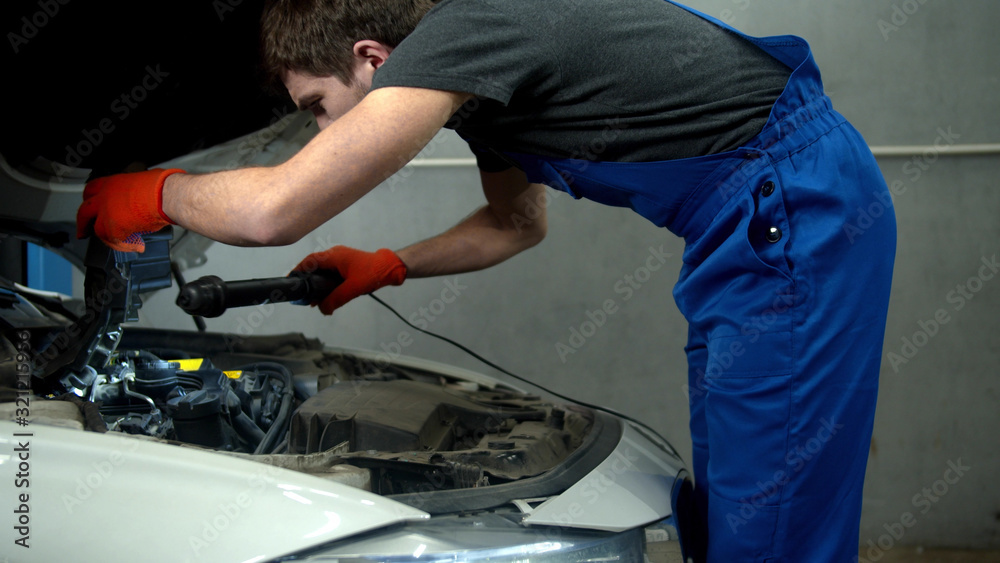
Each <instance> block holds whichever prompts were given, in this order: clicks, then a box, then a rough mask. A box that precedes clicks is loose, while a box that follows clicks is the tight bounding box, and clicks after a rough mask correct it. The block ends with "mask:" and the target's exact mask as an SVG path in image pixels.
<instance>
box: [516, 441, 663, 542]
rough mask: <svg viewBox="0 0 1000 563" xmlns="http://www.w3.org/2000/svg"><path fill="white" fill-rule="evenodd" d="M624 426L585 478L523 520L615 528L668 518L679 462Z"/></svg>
mask: <svg viewBox="0 0 1000 563" xmlns="http://www.w3.org/2000/svg"><path fill="white" fill-rule="evenodd" d="M674 463H675V462H671V460H670V458H669V457H668V456H667V455H666V454H665V453H664V452H663V451H662V450H661V449H660V448H659V447H658V446H657V445H656V444H654V443H653V442H652V441H650V440H649V439H648V438H646V437H645V436H644V435H643V434H641V433H639V431H637V430H636V429H634V428H632V427H631V426H629V425H625V426H623V432H622V438H621V442H619V444H618V447H616V448H615V451H614V453H612V454H611V455H610V456H608V458H607V459H605V460H604V461H603V462H602V463H601V464H600V465H599V466H598V467H597V468H595V469H594V470H593V471H591V472H590V473H589V474H588V475H587V476H586V477H584V478H583V479H581V480H580V481H579V482H577V483H576V484H575V485H573V486H572V487H570V488H569V489H567V490H566V491H565V492H564V493H562V494H561V495H559V496H556V497H552V498H550V499H548V500H546V501H545V502H544V503H542V504H541V505H539V506H537V507H536V508H535V509H534V510H532V511H531V514H530V515H528V517H527V518H525V520H524V523H525V524H529V525H551V526H565V527H572V528H588V529H594V530H605V531H610V532H620V531H623V530H628V529H630V528H635V527H637V526H643V525H646V524H649V523H651V522H656V521H659V520H663V519H664V518H667V517H669V516H670V515H671V514H672V513H673V511H672V509H671V502H670V501H671V494H672V492H673V488H674V486H675V482H676V479H677V476H678V474H679V473H680V472H681V467H680V466H679V465H674Z"/></svg>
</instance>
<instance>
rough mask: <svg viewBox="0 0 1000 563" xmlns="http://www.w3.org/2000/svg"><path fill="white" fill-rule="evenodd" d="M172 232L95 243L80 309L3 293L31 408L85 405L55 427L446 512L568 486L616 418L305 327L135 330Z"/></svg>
mask: <svg viewBox="0 0 1000 563" xmlns="http://www.w3.org/2000/svg"><path fill="white" fill-rule="evenodd" d="M170 237H171V235H170V233H169V232H166V233H164V232H161V233H154V234H152V235H144V237H143V238H144V240H145V242H146V252H144V253H142V254H136V253H121V252H115V251H111V250H109V249H107V248H106V247H104V245H103V244H101V243H100V242H99V241H92V243H91V245H90V247H89V249H88V253H87V257H86V260H85V265H86V282H85V290H86V299H85V300H84V302H83V303H69V302H67V301H66V300H65V299H61V298H55V297H53V296H52V295H45V294H42V293H39V292H32V291H30V290H27V289H26V288H22V287H20V286H13V285H12V284H5V286H4V289H3V295H2V297H3V299H0V321H2V324H3V329H4V331H3V334H4V337H3V340H2V342H0V344H2V345H3V346H4V347H5V348H6V349H8V350H13V349H14V347H15V345H16V344H17V338H19V337H18V336H16V335H15V334H17V335H25V334H28V335H30V342H31V349H32V354H31V355H32V360H33V362H32V366H33V374H32V375H33V377H32V380H31V381H32V385H31V387H32V392H33V393H34V397H33V399H32V403H33V404H37V403H39V402H48V403H56V402H63V401H69V402H70V403H72V404H74V405H76V406H77V409H76V410H78V411H79V412H75V411H74V412H72V413H71V414H69V415H66V414H61V415H53V416H56V417H57V418H59V417H62V418H64V420H61V421H57V422H58V423H59V424H63V425H73V426H75V427H77V428H80V429H82V430H86V431H95V432H117V433H123V434H128V435H132V436H135V437H136V438H137V439H149V440H158V441H164V442H168V443H172V444H175V445H177V446H178V447H194V448H202V449H210V450H213V451H217V452H219V453H220V454H223V455H232V456H239V457H245V458H247V459H252V460H253V461H257V462H260V463H267V464H271V465H276V466H279V467H283V468H287V469H294V470H297V471H302V472H305V473H310V474H313V475H318V476H320V477H323V478H327V479H332V480H336V481H339V482H343V483H346V484H348V485H352V486H355V487H360V488H363V489H366V490H370V491H373V492H375V493H379V494H383V495H390V496H394V497H397V498H403V499H405V498H406V497H407V496H408V495H410V496H412V495H420V502H421V506H422V507H423V508H425V509H428V508H431V509H436V510H440V511H453V510H458V509H462V510H464V509H470V508H477V507H483V506H488V505H490V503H491V502H496V501H495V499H491V498H490V496H489V495H485V496H483V495H479V496H477V495H464V496H463V497H461V499H460V500H456V499H457V498H458V497H447V496H445V497H443V500H442V501H441V502H438V503H436V504H435V503H434V502H430V503H428V498H430V497H428V496H427V493H434V492H442V491H457V490H466V491H467V490H469V489H488V488H490V487H491V486H497V485H504V484H512V483H524V484H526V485H530V486H529V487H528V488H527V489H525V493H526V494H525V495H522V496H523V497H525V498H526V497H530V496H540V495H543V494H546V491H549V492H552V491H554V490H556V489H558V488H559V487H561V486H564V485H563V484H560V483H564V482H565V481H553V482H552V483H548V481H546V477H545V474H546V473H547V472H549V471H550V470H552V469H553V468H556V467H558V466H560V464H563V463H564V462H566V461H567V460H568V459H571V458H572V459H575V457H580V456H582V455H583V453H584V451H585V450H587V449H588V448H590V447H591V446H592V445H593V443H595V442H597V441H598V436H599V435H600V432H599V431H598V430H600V428H601V427H602V424H605V423H602V418H601V417H600V416H598V414H597V413H594V412H593V411H591V410H589V409H586V408H584V407H580V406H577V405H571V404H558V403H555V402H553V401H551V400H546V399H544V398H542V397H540V396H537V395H532V394H527V393H524V392H521V391H518V390H516V389H514V388H509V387H506V386H503V385H502V384H497V383H495V382H490V383H486V382H485V381H484V382H476V381H472V380H469V379H467V378H463V377H460V376H457V375H454V374H448V373H444V372H441V371H436V370H434V369H431V368H429V367H426V366H421V365H412V364H408V363H407V362H406V361H393V362H388V361H383V360H380V359H379V358H378V357H377V356H375V355H374V354H369V353H363V352H349V351H343V350H337V349H331V348H328V347H326V346H324V345H323V344H321V343H320V342H318V341H316V340H313V339H308V338H306V337H304V336H302V335H300V334H287V335H277V336H249V337H244V336H239V335H232V334H216V333H205V332H195V331H190V332H189V331H175V330H159V329H146V328H135V327H128V326H126V325H125V323H127V322H130V321H134V320H137V318H138V315H137V311H138V308H139V307H140V306H141V299H140V297H139V294H140V293H143V292H147V291H151V290H155V289H163V288H165V287H169V286H170V285H171V271H170V262H169V241H170ZM12 359H13V356H12V357H11V360H12ZM16 376H17V374H16V373H15V372H14V370H13V362H12V361H0V382H2V383H3V385H4V386H7V387H9V388H11V389H13V388H14V387H15V385H14V383H13V382H14V381H15V380H16ZM2 400H3V401H8V400H10V399H8V398H2ZM12 405H13V403H2V402H0V417H7V418H10V417H11V416H12V412H13V411H12V408H11V407H12ZM51 412H56V411H55V410H53V411H51ZM58 412H63V413H64V412H66V411H65V409H61V410H59V411H58ZM615 436H617V434H615ZM602 447H603V446H602ZM597 449H599V450H600V449H601V448H600V447H599V448H597ZM600 454H601V452H600V451H598V452H595V456H596V457H595V459H599V458H600ZM527 493H531V494H527ZM497 498H499V497H497ZM432 500H433V499H432ZM435 507H436V508H435Z"/></svg>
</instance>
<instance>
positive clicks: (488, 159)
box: [469, 141, 514, 172]
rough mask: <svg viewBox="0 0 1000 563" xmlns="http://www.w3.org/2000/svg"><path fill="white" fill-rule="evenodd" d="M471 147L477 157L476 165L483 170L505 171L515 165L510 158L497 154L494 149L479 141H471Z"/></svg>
mask: <svg viewBox="0 0 1000 563" xmlns="http://www.w3.org/2000/svg"><path fill="white" fill-rule="evenodd" d="M469 148H470V149H471V150H472V154H473V155H475V157H476V166H478V167H479V169H480V170H482V171H483V172H503V171H504V170H507V169H508V168H513V166H514V165H513V164H511V163H510V161H509V160H507V159H506V158H504V157H502V156H501V155H499V154H497V152H496V151H494V150H493V149H490V148H487V147H484V146H482V145H480V144H479V143H476V142H473V141H469Z"/></svg>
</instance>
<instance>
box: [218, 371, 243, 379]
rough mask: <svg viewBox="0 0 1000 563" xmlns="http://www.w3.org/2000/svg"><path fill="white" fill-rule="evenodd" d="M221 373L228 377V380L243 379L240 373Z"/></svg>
mask: <svg viewBox="0 0 1000 563" xmlns="http://www.w3.org/2000/svg"><path fill="white" fill-rule="evenodd" d="M222 373H224V374H226V377H228V378H229V379H239V378H241V377H243V372H242V371H224V372H222Z"/></svg>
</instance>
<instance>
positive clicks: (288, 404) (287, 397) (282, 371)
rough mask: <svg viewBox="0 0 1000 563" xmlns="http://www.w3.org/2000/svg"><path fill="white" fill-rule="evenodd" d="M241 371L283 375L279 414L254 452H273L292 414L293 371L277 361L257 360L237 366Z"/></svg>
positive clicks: (293, 394)
mask: <svg viewBox="0 0 1000 563" xmlns="http://www.w3.org/2000/svg"><path fill="white" fill-rule="evenodd" d="M236 369H238V370H240V371H268V372H272V373H274V374H276V375H278V376H280V377H281V380H282V384H283V385H284V389H282V398H281V406H280V407H279V408H278V414H277V416H275V417H274V423H273V424H271V427H270V428H269V429H268V430H267V433H266V434H264V438H263V439H262V440H261V441H260V444H258V445H257V448H256V449H255V450H254V452H253V453H254V454H255V455H256V454H268V453H271V452H272V451H273V450H274V448H275V447H276V446H277V445H278V443H279V441H280V439H281V438H282V437H283V436H284V433H285V429H286V428H287V426H288V421H289V419H290V418H291V414H292V399H293V398H294V397H295V387H294V385H293V384H292V372H290V371H288V368H286V367H285V366H283V365H281V364H279V363H276V362H257V363H253V364H250V365H247V366H242V367H239V368H236Z"/></svg>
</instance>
